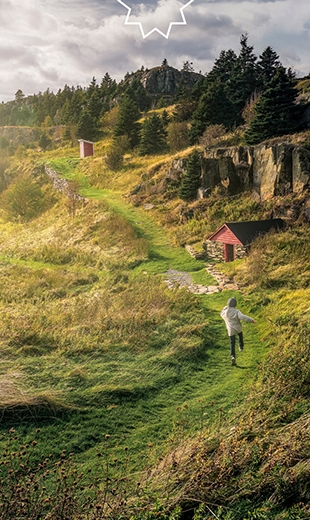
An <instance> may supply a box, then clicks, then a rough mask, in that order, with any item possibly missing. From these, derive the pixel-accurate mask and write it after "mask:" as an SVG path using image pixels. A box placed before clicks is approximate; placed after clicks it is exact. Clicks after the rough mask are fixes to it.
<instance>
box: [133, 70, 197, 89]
mask: <svg viewBox="0 0 310 520" xmlns="http://www.w3.org/2000/svg"><path fill="white" fill-rule="evenodd" d="M200 78H203V76H202V75H201V74H197V73H196V72H186V71H184V72H180V71H179V70H177V69H175V68H173V67H169V66H168V65H162V66H161V67H154V68H152V69H150V70H148V71H146V72H144V73H143V74H142V76H141V77H140V81H141V83H142V85H143V87H144V88H145V89H146V90H147V91H148V92H149V93H150V94H152V95H155V96H156V95H158V96H162V95H166V96H174V95H175V94H176V93H177V91H178V88H179V85H180V82H181V80H183V82H184V85H185V87H186V88H187V89H188V90H191V89H192V88H193V87H194V85H195V83H197V81H198V80H199V79H200Z"/></svg>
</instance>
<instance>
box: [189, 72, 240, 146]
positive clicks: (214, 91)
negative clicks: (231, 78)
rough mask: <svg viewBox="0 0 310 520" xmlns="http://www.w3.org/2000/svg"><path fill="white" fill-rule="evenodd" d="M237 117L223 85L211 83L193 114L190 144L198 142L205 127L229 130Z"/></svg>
mask: <svg viewBox="0 0 310 520" xmlns="http://www.w3.org/2000/svg"><path fill="white" fill-rule="evenodd" d="M237 117H238V116H237V113H236V110H235V107H234V105H233V103H232V102H231V101H230V99H229V98H228V96H227V94H226V88H225V85H224V83H221V82H214V83H211V84H210V85H209V87H208V90H207V91H206V92H205V93H204V94H203V95H202V96H201V98H200V100H199V103H198V107H197V109H196V110H195V112H194V114H193V121H192V126H191V130H190V140H191V143H192V144H194V143H195V142H196V141H197V140H198V138H199V137H200V136H201V135H202V134H203V132H204V131H205V129H206V127H207V126H209V125H221V124H222V125H224V126H225V128H228V129H229V128H231V127H232V126H233V125H234V123H235V121H236V119H237Z"/></svg>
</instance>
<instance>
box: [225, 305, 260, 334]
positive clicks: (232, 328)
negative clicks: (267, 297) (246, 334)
mask: <svg viewBox="0 0 310 520" xmlns="http://www.w3.org/2000/svg"><path fill="white" fill-rule="evenodd" d="M221 318H223V320H224V321H225V324H226V328H227V332H228V336H235V334H238V333H239V332H241V331H242V325H241V323H240V320H243V321H251V322H253V321H254V320H253V319H252V318H250V317H249V316H246V315H245V314H242V312H240V311H239V310H238V309H236V307H228V305H226V307H224V309H223V310H222V312H221Z"/></svg>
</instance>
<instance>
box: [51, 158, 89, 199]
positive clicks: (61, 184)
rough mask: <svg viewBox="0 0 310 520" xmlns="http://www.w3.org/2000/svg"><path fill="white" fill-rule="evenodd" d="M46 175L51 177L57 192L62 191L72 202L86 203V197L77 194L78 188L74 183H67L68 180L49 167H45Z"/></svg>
mask: <svg viewBox="0 0 310 520" xmlns="http://www.w3.org/2000/svg"><path fill="white" fill-rule="evenodd" d="M45 173H46V174H47V175H48V176H49V178H50V179H51V181H52V183H53V187H54V188H55V189H56V190H57V191H60V192H61V193H63V194H64V195H66V196H67V197H68V198H69V199H71V200H75V201H82V202H85V201H86V199H85V197H82V196H81V195H79V194H78V193H77V189H78V187H77V185H76V184H75V183H74V182H70V181H67V179H64V178H63V177H61V176H60V175H59V173H58V172H56V171H55V170H52V169H51V168H48V167H47V166H45Z"/></svg>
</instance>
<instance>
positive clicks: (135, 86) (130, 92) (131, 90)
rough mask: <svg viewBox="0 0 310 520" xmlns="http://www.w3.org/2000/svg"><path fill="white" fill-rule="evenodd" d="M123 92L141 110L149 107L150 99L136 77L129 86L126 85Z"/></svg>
mask: <svg viewBox="0 0 310 520" xmlns="http://www.w3.org/2000/svg"><path fill="white" fill-rule="evenodd" d="M125 94H126V95H127V96H129V97H130V98H131V99H132V100H133V101H134V102H135V103H136V104H137V105H138V107H139V109H140V110H141V111H142V112H144V111H145V110H149V109H150V108H151V103H152V99H151V97H150V95H149V94H148V92H147V91H146V90H145V88H144V87H143V85H142V83H141V81H139V80H138V79H137V78H134V80H133V81H132V82H131V84H130V85H129V87H127V89H126V90H125Z"/></svg>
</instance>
